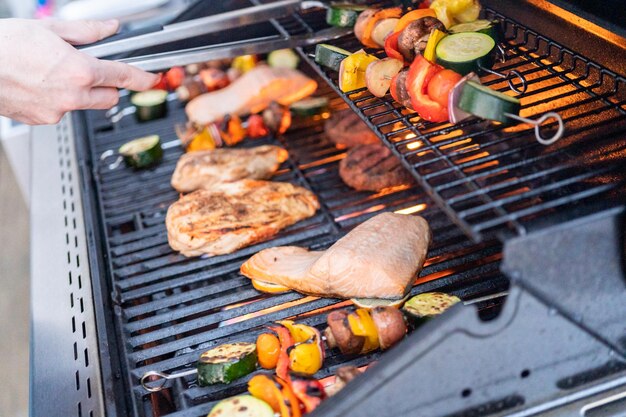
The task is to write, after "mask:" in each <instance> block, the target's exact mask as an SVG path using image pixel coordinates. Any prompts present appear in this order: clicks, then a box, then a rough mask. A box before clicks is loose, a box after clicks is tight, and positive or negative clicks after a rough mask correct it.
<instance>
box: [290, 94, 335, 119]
mask: <svg viewBox="0 0 626 417" xmlns="http://www.w3.org/2000/svg"><path fill="white" fill-rule="evenodd" d="M290 110H291V112H292V113H293V114H294V115H296V116H300V117H311V116H317V115H318V114H322V113H324V112H325V111H327V110H328V98H326V97H311V98H305V99H304V100H300V101H296V102H295V103H293V104H292V105H291V107H290Z"/></svg>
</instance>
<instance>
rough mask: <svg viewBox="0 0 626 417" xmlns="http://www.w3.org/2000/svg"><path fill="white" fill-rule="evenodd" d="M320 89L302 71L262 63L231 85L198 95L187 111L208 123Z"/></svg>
mask: <svg viewBox="0 0 626 417" xmlns="http://www.w3.org/2000/svg"><path fill="white" fill-rule="evenodd" d="M316 89H317V83H316V82H315V80H313V79H311V78H309V77H307V76H306V75H304V74H302V73H301V72H300V71H297V70H293V69H290V68H272V67H268V66H267V65H259V66H257V67H255V68H253V69H251V70H250V71H248V72H246V73H245V74H244V75H242V76H241V77H239V78H238V79H237V80H235V81H234V82H233V83H232V84H231V85H229V86H228V87H226V88H222V89H221V90H218V91H214V92H211V93H206V94H202V95H201V96H199V97H196V98H194V99H193V100H191V101H190V102H189V103H188V104H187V106H186V107H185V111H186V112H187V117H189V120H190V121H192V122H194V123H197V124H199V125H205V124H208V123H211V122H214V121H216V120H219V119H221V118H223V117H224V116H225V115H227V114H237V115H243V114H248V113H257V112H259V111H261V110H264V109H265V108H266V107H267V106H268V105H269V104H270V103H271V102H272V101H276V102H278V103H279V104H282V105H285V106H286V105H289V104H291V103H293V102H296V101H298V100H301V99H303V98H305V97H308V96H310V95H311V94H313V93H314V92H315V90H316Z"/></svg>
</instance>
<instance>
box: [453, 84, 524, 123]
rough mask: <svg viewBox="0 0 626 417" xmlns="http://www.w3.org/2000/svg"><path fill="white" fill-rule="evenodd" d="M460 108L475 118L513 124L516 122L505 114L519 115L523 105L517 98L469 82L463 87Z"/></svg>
mask: <svg viewBox="0 0 626 417" xmlns="http://www.w3.org/2000/svg"><path fill="white" fill-rule="evenodd" d="M458 106H459V108H460V109H461V110H463V111H465V112H467V113H470V114H473V115H474V116H478V117H480V118H483V119H488V120H495V121H498V122H501V123H504V124H511V123H514V122H515V120H513V119H511V118H509V117H507V116H506V114H505V113H510V114H515V115H518V114H519V111H520V108H521V103H520V101H519V100H518V99H516V98H515V97H510V96H507V95H506V94H502V93H500V92H498V91H495V90H492V89H491V88H489V87H485V86H484V85H481V84H478V83H476V82H474V81H468V82H466V83H465V84H464V85H463V89H462V90H461V97H460V98H459V104H458Z"/></svg>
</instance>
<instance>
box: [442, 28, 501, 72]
mask: <svg viewBox="0 0 626 417" xmlns="http://www.w3.org/2000/svg"><path fill="white" fill-rule="evenodd" d="M495 50H496V42H495V41H494V40H493V38H492V37H491V36H489V35H485V34H484V33H478V32H463V33H455V34H453V35H449V36H446V37H445V38H443V39H442V40H441V41H440V42H439V43H438V44H437V47H436V48H435V55H436V59H437V63H438V64H440V65H442V66H443V67H445V68H448V69H451V70H452V71H456V72H458V73H459V74H461V75H466V74H469V73H470V72H478V71H479V70H480V68H481V67H482V68H491V67H492V66H493V64H494V62H495Z"/></svg>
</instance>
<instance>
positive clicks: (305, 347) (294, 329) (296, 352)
mask: <svg viewBox="0 0 626 417" xmlns="http://www.w3.org/2000/svg"><path fill="white" fill-rule="evenodd" d="M278 323H279V324H282V325H283V326H285V327H286V328H287V329H288V330H289V333H291V337H292V338H293V341H294V345H295V346H293V347H292V348H290V349H289V369H291V370H292V371H293V372H296V373H301V374H306V375H313V374H314V373H316V372H317V371H319V370H320V369H321V368H322V363H323V361H324V358H323V354H322V352H320V348H321V347H320V341H319V340H318V332H316V331H315V329H314V328H312V327H311V326H307V325H306V324H296V323H294V322H293V321H291V320H282V321H279V322H278Z"/></svg>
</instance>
